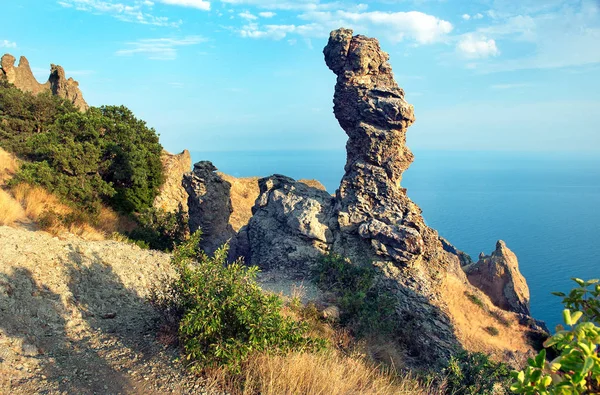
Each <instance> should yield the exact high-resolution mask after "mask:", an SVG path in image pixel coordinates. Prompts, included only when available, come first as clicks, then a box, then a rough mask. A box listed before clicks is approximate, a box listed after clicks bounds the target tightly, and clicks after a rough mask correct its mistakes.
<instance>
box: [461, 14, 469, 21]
mask: <svg viewBox="0 0 600 395" xmlns="http://www.w3.org/2000/svg"><path fill="white" fill-rule="evenodd" d="M462 19H464V20H465V21H468V20H469V19H471V15H469V14H463V15H462Z"/></svg>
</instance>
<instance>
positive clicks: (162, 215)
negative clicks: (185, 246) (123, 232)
mask: <svg viewBox="0 0 600 395" xmlns="http://www.w3.org/2000/svg"><path fill="white" fill-rule="evenodd" d="M136 219H137V222H138V227H137V228H136V229H134V230H132V231H131V232H128V234H127V236H128V237H129V238H130V239H131V240H132V241H134V242H135V243H136V244H138V243H143V246H146V247H148V248H152V249H154V250H163V251H170V250H172V249H173V248H175V246H177V245H179V244H181V243H183V242H184V241H185V240H187V239H188V237H189V228H188V216H187V213H186V212H185V211H184V210H183V207H181V205H180V206H179V209H178V210H177V211H176V212H174V213H171V212H167V211H164V210H161V209H156V208H150V209H146V210H144V212H143V213H141V214H139V215H138V216H136Z"/></svg>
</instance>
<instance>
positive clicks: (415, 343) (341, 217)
mask: <svg viewBox="0 0 600 395" xmlns="http://www.w3.org/2000/svg"><path fill="white" fill-rule="evenodd" d="M323 52H324V55H325V62H326V64H327V66H328V67H329V68H330V69H331V70H332V71H333V72H334V73H335V74H336V76H337V82H336V86H335V95H334V100H333V102H334V114H335V117H336V118H337V120H338V121H339V123H340V126H341V127H342V128H343V130H344V131H345V132H346V134H347V135H348V142H347V144H346V150H347V159H346V166H345V174H344V176H343V178H342V180H341V183H340V187H339V188H338V190H337V192H336V195H335V196H330V195H328V194H327V193H324V192H323V191H319V190H315V189H311V188H309V187H307V186H305V185H301V184H300V183H299V182H297V181H294V180H293V179H290V178H287V177H283V176H279V175H274V176H271V177H267V178H263V179H261V180H259V185H260V196H259V197H258V199H257V200H256V202H255V205H254V208H253V209H252V211H253V216H252V218H251V219H250V221H249V223H248V225H247V227H246V228H245V229H244V228H243V230H244V231H243V232H242V231H240V233H239V234H238V238H237V244H238V246H242V247H241V248H240V251H241V250H242V248H243V249H245V251H244V256H245V258H246V261H247V262H249V263H251V264H256V265H259V266H261V267H262V268H263V269H265V270H271V269H272V268H273V267H276V268H277V269H284V271H286V272H295V273H299V274H302V273H303V272H308V271H309V269H310V268H311V267H312V266H313V265H315V264H316V263H317V262H318V260H319V259H320V257H321V256H322V254H324V253H335V254H340V255H342V256H344V257H346V258H348V260H347V262H348V264H349V265H359V266H367V267H368V266H370V267H372V268H373V270H374V272H375V279H376V280H375V281H376V284H375V287H376V288H377V289H380V290H385V292H386V293H388V294H389V295H391V298H392V299H393V303H394V317H393V318H392V319H394V320H396V322H397V323H399V324H400V325H399V327H398V329H397V331H396V332H395V333H394V335H393V337H394V341H396V342H398V343H399V344H400V345H401V346H402V347H404V348H405V350H406V352H407V354H408V355H410V356H411V357H415V363H416V364H420V365H427V366H433V365H434V364H436V363H440V362H442V361H444V360H446V359H447V358H448V357H449V356H450V355H451V354H452V353H453V352H454V351H455V350H457V349H460V348H464V349H467V350H469V351H483V352H486V353H490V354H493V355H494V356H495V357H496V358H498V359H504V360H508V359H510V358H512V357H515V356H516V355H521V356H523V355H525V354H526V353H527V352H529V351H530V350H531V346H530V345H529V344H528V343H527V339H526V333H528V331H530V330H531V329H532V328H530V327H526V326H521V325H513V326H511V327H510V328H504V329H503V330H502V331H501V333H499V334H498V337H497V338H495V339H491V338H490V337H491V336H493V335H491V334H490V332H489V328H490V327H495V325H497V324H498V323H497V322H496V321H495V319H494V316H499V317H501V316H504V315H507V317H510V320H511V322H517V321H518V320H519V317H518V316H517V314H514V313H511V312H509V311H504V312H497V311H496V310H494V309H498V308H500V309H504V308H506V307H505V306H504V305H500V304H498V307H497V306H494V304H493V303H492V301H493V297H492V300H490V299H489V298H488V296H486V295H485V294H484V292H482V290H480V289H478V288H477V287H475V286H473V285H472V284H470V283H469V281H468V279H467V276H466V275H465V273H464V271H463V269H462V268H461V260H460V259H459V256H460V257H461V259H462V260H463V261H466V262H469V259H467V257H466V256H464V255H465V254H462V256H461V253H460V251H459V250H458V249H456V248H455V247H454V246H452V245H451V244H450V243H449V242H447V241H445V240H444V242H442V239H441V237H440V236H439V235H438V233H437V232H436V231H435V230H434V229H432V228H430V227H428V226H427V225H426V224H425V221H424V220H423V217H422V215H421V209H420V208H419V207H418V206H417V205H416V204H414V203H413V202H412V201H411V200H410V199H409V198H408V196H407V193H406V190H405V189H404V188H402V187H401V185H400V184H401V180H402V173H403V172H404V171H405V170H406V169H407V168H408V167H409V166H410V164H411V163H412V161H413V154H412V153H411V152H410V150H409V149H408V147H407V146H406V132H407V130H408V127H409V126H410V125H412V124H413V123H414V122H415V116H414V109H413V106H412V105H410V104H409V103H408V102H407V101H406V100H405V99H404V91H403V90H402V89H401V88H400V87H399V86H398V85H397V84H396V82H395V81H394V77H393V74H392V69H391V66H390V64H389V63H388V59H389V56H388V54H387V53H385V52H383V51H382V50H381V48H380V47H379V42H378V41H377V40H376V39H374V38H368V37H364V36H360V35H359V36H353V33H352V30H348V29H338V30H335V31H333V32H331V35H330V38H329V42H328V44H327V46H326V47H325V49H324V51H323ZM474 298H475V300H479V301H480V305H475V304H474V303H473V302H472V300H473V299H474ZM491 312H494V313H497V314H496V315H493V314H491ZM519 312H520V311H519ZM486 328H487V329H486Z"/></svg>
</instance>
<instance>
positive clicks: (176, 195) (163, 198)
mask: <svg viewBox="0 0 600 395" xmlns="http://www.w3.org/2000/svg"><path fill="white" fill-rule="evenodd" d="M160 159H161V161H162V165H163V172H164V175H165V182H164V184H163V185H162V186H161V187H160V192H159V194H158V196H156V198H155V199H154V207H156V208H159V209H162V210H165V211H167V212H175V211H177V210H178V209H179V206H180V205H181V207H182V208H183V210H184V211H185V212H187V211H188V202H187V199H188V194H187V192H186V191H185V189H184V188H183V185H182V180H183V175H184V174H185V173H189V171H190V169H191V168H192V158H191V156H190V152H189V151H188V150H183V152H181V153H180V154H170V153H168V152H167V151H165V150H163V152H162V154H161V157H160Z"/></svg>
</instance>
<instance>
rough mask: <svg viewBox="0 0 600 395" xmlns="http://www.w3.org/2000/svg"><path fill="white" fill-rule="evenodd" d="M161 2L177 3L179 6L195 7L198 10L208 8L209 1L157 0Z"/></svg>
mask: <svg viewBox="0 0 600 395" xmlns="http://www.w3.org/2000/svg"><path fill="white" fill-rule="evenodd" d="M159 1H160V2H161V3H163V4H168V5H178V6H181V7H190V8H197V9H199V10H204V11H208V10H210V2H209V1H205V0H159Z"/></svg>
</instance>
